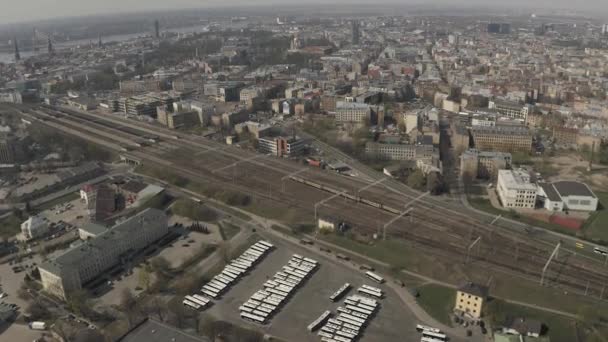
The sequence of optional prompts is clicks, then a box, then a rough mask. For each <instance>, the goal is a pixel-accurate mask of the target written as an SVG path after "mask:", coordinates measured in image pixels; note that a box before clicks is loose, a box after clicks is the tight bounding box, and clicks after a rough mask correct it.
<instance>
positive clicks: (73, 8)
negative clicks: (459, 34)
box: [0, 0, 608, 24]
mask: <svg viewBox="0 0 608 342" xmlns="http://www.w3.org/2000/svg"><path fill="white" fill-rule="evenodd" d="M4 1H6V0H4ZM334 4H339V5H355V6H366V5H369V3H368V2H366V1H363V0H337V1H334ZM145 5H146V6H145V8H144V7H142V4H141V2H139V1H136V0H122V1H118V0H108V1H104V2H94V3H83V2H81V1H76V0H58V1H54V2H49V1H45V0H32V1H29V2H23V3H10V4H8V3H6V4H4V6H3V10H2V11H1V12H0V21H3V22H4V23H5V24H11V23H20V22H27V21H35V20H48V19H55V18H69V17H78V16H95V15H109V14H127V13H136V12H141V11H144V10H145V11H175V10H183V9H204V8H229V7H235V6H241V7H245V8H246V7H248V6H251V2H248V1H243V0H228V1H219V0H204V1H197V0H176V1H172V2H171V3H167V2H166V1H160V0H152V1H147V2H146V4H145ZM270 5H284V6H285V8H288V7H289V6H294V5H300V3H298V2H297V1H295V0H260V1H257V2H256V7H259V6H270ZM314 5H318V6H323V7H325V6H327V4H326V3H323V2H320V1H317V2H316V3H315V2H313V3H310V4H309V6H314ZM374 5H375V6H378V5H386V6H406V5H419V6H421V7H429V8H435V9H438V10H439V9H441V8H437V6H445V9H449V8H457V7H463V8H466V7H471V6H479V7H480V9H494V8H503V9H504V8H510V9H515V10H518V9H519V10H522V11H533V10H534V9H545V10H546V8H550V9H551V11H556V12H559V11H561V10H565V9H572V10H575V11H577V12H585V14H593V15H595V16H604V15H606V14H607V13H608V5H607V4H606V2H604V1H602V0H585V1H582V2H577V3H576V4H575V5H574V4H573V3H572V2H571V1H567V0H554V1H550V0H543V1H540V2H534V3H530V2H528V1H524V0H514V1H510V2H509V3H508V4H505V3H504V2H498V1H493V2H491V3H489V2H488V1H483V0H466V1H459V2H454V1H452V0H432V1H423V0H408V1H406V2H403V1H396V0H383V1H381V2H379V3H375V4H374ZM547 6H550V7H547ZM280 11H281V9H280V8H278V9H277V13H280ZM587 11H591V12H587Z"/></svg>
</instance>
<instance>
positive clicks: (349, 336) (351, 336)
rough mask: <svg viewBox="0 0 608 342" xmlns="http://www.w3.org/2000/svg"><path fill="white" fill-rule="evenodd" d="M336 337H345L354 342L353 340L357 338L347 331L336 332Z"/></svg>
mask: <svg viewBox="0 0 608 342" xmlns="http://www.w3.org/2000/svg"><path fill="white" fill-rule="evenodd" d="M336 335H340V336H342V337H346V338H348V339H351V340H354V339H355V338H357V335H355V334H353V333H350V332H348V331H344V330H336Z"/></svg>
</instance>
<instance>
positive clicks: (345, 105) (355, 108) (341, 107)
mask: <svg viewBox="0 0 608 342" xmlns="http://www.w3.org/2000/svg"><path fill="white" fill-rule="evenodd" d="M371 117H372V109H371V107H370V106H369V105H368V104H365V103H357V102H343V101H339V102H337V103H336V123H364V122H366V121H367V122H369V121H371Z"/></svg>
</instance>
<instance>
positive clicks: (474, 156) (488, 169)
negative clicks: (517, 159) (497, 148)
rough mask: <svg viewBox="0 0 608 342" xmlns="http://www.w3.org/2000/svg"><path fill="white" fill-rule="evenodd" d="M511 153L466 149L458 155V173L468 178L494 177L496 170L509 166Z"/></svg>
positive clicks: (496, 173) (496, 174)
mask: <svg viewBox="0 0 608 342" xmlns="http://www.w3.org/2000/svg"><path fill="white" fill-rule="evenodd" d="M512 160H513V159H512V157H511V153H507V152H491V151H479V150H477V149H468V150H466V151H465V152H464V153H463V154H462V155H461V156H460V173H461V175H463V176H468V177H469V178H470V179H476V178H480V179H496V177H498V170H504V169H509V168H511V164H512Z"/></svg>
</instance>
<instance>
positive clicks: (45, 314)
mask: <svg viewBox="0 0 608 342" xmlns="http://www.w3.org/2000/svg"><path fill="white" fill-rule="evenodd" d="M25 311H26V312H27V314H28V315H29V316H30V318H31V319H32V320H34V321H39V320H48V319H50V318H51V312H50V311H49V309H48V308H47V307H46V306H45V305H43V304H42V303H40V302H39V301H37V300H36V301H33V302H32V303H30V304H29V305H28V307H27V309H26V310H25Z"/></svg>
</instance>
